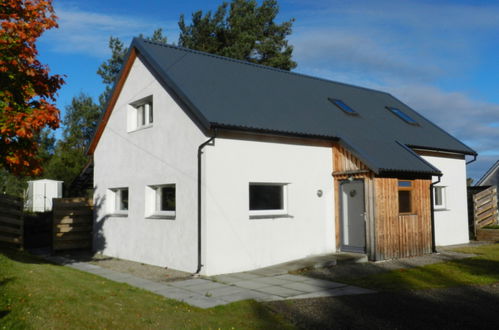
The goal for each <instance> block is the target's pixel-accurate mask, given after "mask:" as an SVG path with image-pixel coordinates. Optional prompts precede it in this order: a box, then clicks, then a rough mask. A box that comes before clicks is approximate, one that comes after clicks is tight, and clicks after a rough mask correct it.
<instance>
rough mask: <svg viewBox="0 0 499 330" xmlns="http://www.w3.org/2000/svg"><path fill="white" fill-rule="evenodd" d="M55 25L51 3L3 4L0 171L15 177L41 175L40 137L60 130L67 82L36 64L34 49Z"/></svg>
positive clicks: (0, 0) (10, 0) (22, 0)
mask: <svg viewBox="0 0 499 330" xmlns="http://www.w3.org/2000/svg"><path fill="white" fill-rule="evenodd" d="M56 20H57V17H56V16H55V13H54V9H53V7H52V1H51V0H47V1H43V0H0V24H1V29H0V111H1V113H0V167H3V168H5V169H6V170H8V171H9V172H11V173H14V174H18V175H39V174H40V173H41V166H40V159H39V157H38V153H37V150H38V144H37V142H36V140H37V138H36V137H37V135H38V134H39V133H40V131H41V130H42V129H43V128H44V127H49V128H52V129H56V128H57V127H59V110H58V109H57V107H56V106H55V104H54V102H55V96H56V92H57V90H58V89H59V88H60V87H61V86H62V84H64V80H63V79H62V77H61V76H59V75H50V74H49V68H48V66H47V65H44V64H42V63H40V61H38V60H37V58H36V57H37V55H38V51H37V49H36V45H35V42H36V40H37V39H38V38H39V37H40V36H41V35H42V33H43V32H44V31H45V30H48V29H52V28H56V27H57V22H56Z"/></svg>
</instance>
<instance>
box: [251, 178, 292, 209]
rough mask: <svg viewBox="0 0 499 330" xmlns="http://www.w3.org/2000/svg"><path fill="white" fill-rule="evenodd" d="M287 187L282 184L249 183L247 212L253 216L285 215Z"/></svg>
mask: <svg viewBox="0 0 499 330" xmlns="http://www.w3.org/2000/svg"><path fill="white" fill-rule="evenodd" d="M286 191H287V185H286V184H283V183H250V184H249V211H250V215H253V216H265V215H282V214H286V213H287V210H286V198H287V196H286Z"/></svg>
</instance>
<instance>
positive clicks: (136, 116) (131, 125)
mask: <svg viewBox="0 0 499 330" xmlns="http://www.w3.org/2000/svg"><path fill="white" fill-rule="evenodd" d="M153 122H154V107H153V100H152V96H148V97H146V98H143V99H141V100H138V101H135V102H132V103H130V104H129V105H128V107H127V131H128V132H132V131H135V130H138V129H142V128H146V127H150V126H152V124H153Z"/></svg>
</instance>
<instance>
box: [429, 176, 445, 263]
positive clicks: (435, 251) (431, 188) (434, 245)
mask: <svg viewBox="0 0 499 330" xmlns="http://www.w3.org/2000/svg"><path fill="white" fill-rule="evenodd" d="M441 179H442V174H440V175H439V176H438V180H437V181H435V182H432V183H431V184H430V210H431V252H433V253H437V245H436V243H435V206H434V203H433V198H434V196H433V195H434V192H433V191H434V189H433V188H434V187H435V185H436V184H437V183H440V180H441Z"/></svg>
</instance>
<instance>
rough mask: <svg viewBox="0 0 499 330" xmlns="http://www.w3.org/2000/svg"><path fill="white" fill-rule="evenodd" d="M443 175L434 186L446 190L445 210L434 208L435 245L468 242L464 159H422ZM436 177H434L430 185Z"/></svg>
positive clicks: (425, 157)
mask: <svg viewBox="0 0 499 330" xmlns="http://www.w3.org/2000/svg"><path fill="white" fill-rule="evenodd" d="M422 158H424V159H425V160H426V161H428V162H429V163H431V164H432V165H433V166H435V167H436V168H438V169H439V170H440V171H441V172H442V173H443V176H442V178H441V181H440V182H439V183H438V184H436V185H437V186H444V187H446V188H445V209H442V210H438V209H436V210H435V212H434V214H435V244H436V245H453V244H462V243H468V242H469V234H468V201H467V197H466V161H465V160H464V159H456V158H446V157H445V158H444V157H435V156H422ZM435 181H437V178H436V177H434V178H433V182H435Z"/></svg>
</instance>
